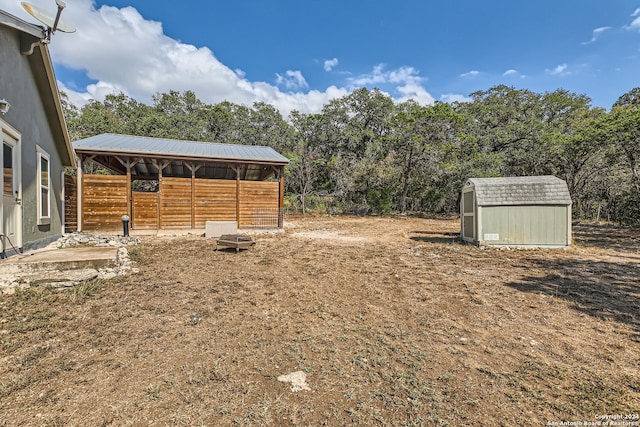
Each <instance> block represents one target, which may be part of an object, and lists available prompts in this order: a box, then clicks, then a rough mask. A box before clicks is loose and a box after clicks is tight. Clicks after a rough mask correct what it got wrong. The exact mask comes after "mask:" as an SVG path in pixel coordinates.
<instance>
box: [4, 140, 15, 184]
mask: <svg viewBox="0 0 640 427" xmlns="http://www.w3.org/2000/svg"><path fill="white" fill-rule="evenodd" d="M2 158H3V168H2V171H3V172H2V175H3V181H2V182H3V185H2V194H4V195H5V196H13V147H12V146H11V145H9V144H7V143H6V142H5V143H4V144H2Z"/></svg>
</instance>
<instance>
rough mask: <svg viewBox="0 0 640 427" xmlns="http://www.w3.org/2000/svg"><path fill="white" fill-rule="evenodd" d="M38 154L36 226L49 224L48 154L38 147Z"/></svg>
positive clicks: (49, 170) (49, 178)
mask: <svg viewBox="0 0 640 427" xmlns="http://www.w3.org/2000/svg"><path fill="white" fill-rule="evenodd" d="M37 152H38V225H43V224H49V223H50V222H51V191H50V182H51V168H50V162H49V154H47V153H46V152H45V151H44V150H42V149H41V148H40V147H37Z"/></svg>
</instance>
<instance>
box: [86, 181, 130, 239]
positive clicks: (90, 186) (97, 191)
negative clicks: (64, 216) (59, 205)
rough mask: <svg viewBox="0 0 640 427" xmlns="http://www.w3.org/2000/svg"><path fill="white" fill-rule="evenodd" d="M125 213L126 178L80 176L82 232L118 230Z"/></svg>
mask: <svg viewBox="0 0 640 427" xmlns="http://www.w3.org/2000/svg"><path fill="white" fill-rule="evenodd" d="M127 213H128V212H127V177H126V176H119V175H83V176H82V230H86V231H97V230H115V229H120V228H122V215H126V214H127Z"/></svg>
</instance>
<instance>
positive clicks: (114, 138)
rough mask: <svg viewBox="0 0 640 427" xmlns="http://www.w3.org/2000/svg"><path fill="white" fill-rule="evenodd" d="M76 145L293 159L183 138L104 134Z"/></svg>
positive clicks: (142, 152)
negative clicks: (184, 139) (181, 139)
mask: <svg viewBox="0 0 640 427" xmlns="http://www.w3.org/2000/svg"><path fill="white" fill-rule="evenodd" d="M73 148H74V149H75V150H76V151H81V152H84V153H109V154H113V155H129V156H155V157H167V158H181V159H194V160H195V159H197V160H215V161H240V162H255V163H268V164H277V165H286V164H288V163H289V159H287V158H286V157H285V156H283V155H282V154H280V153H278V152H277V151H276V150H274V149H273V148H271V147H263V146H256V145H234V144H218V143H213V142H194V141H180V140H176V139H165V138H150V137H144V136H131V135H117V134H112V133H103V134H101V135H96V136H92V137H90V138H85V139H81V140H79V141H75V142H74V143H73Z"/></svg>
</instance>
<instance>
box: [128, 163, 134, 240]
mask: <svg viewBox="0 0 640 427" xmlns="http://www.w3.org/2000/svg"><path fill="white" fill-rule="evenodd" d="M127 216H128V217H129V221H130V224H131V227H132V228H133V221H132V219H133V212H132V209H131V165H130V163H127Z"/></svg>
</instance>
